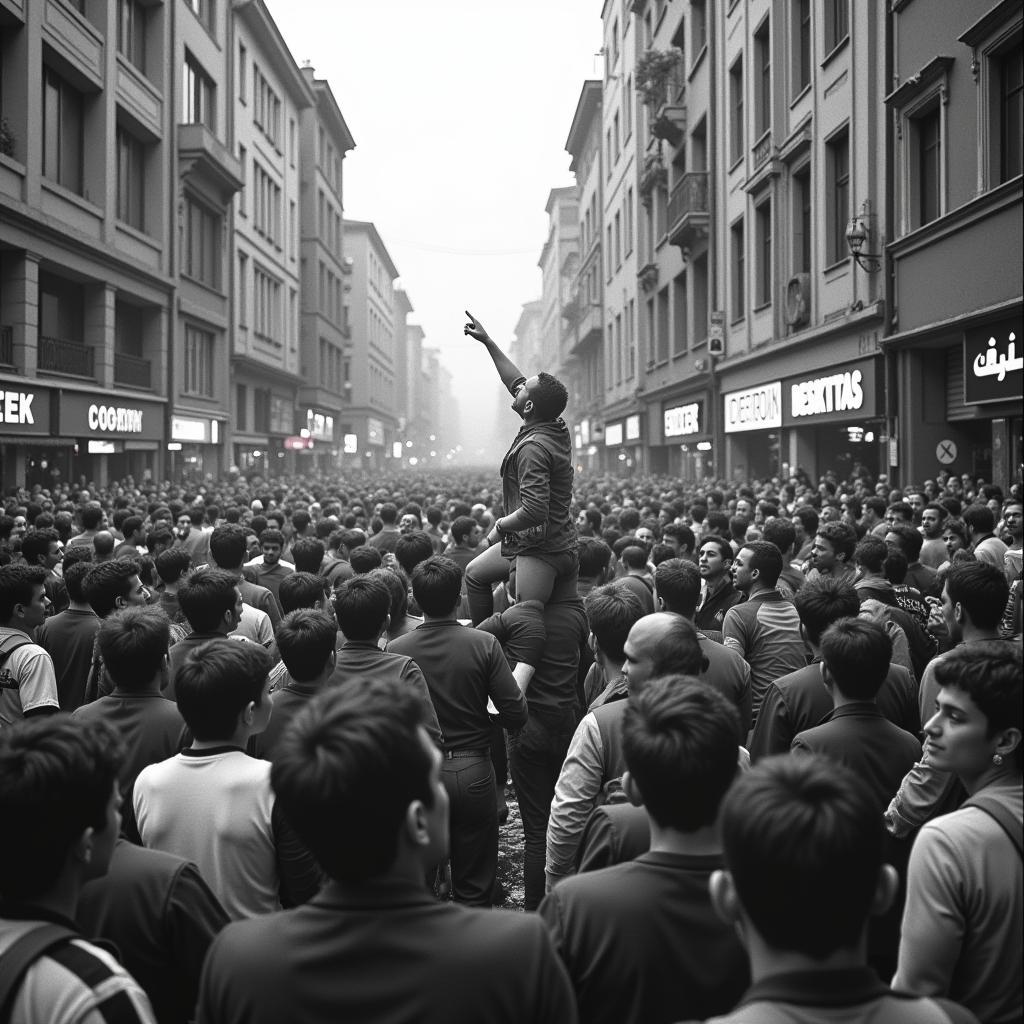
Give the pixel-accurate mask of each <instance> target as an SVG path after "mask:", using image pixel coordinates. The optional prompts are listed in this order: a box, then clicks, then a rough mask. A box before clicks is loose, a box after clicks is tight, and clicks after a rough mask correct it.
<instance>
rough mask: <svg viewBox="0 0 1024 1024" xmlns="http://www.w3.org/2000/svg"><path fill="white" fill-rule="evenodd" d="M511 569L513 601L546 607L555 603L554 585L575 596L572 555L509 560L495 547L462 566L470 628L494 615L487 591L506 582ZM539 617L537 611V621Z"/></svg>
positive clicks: (575, 571) (575, 565)
mask: <svg viewBox="0 0 1024 1024" xmlns="http://www.w3.org/2000/svg"><path fill="white" fill-rule="evenodd" d="M513 569H514V570H515V579H516V599H517V600H518V601H520V602H523V601H540V603H541V604H547V603H548V601H550V600H551V599H552V597H553V596H555V597H556V599H557V594H556V584H558V585H559V588H558V589H559V591H562V590H568V592H569V593H570V594H571V595H575V593H576V582H577V580H578V578H579V560H578V558H577V556H576V552H575V551H566V552H564V553H562V554H557V555H517V556H516V557H515V558H514V559H510V558H505V557H504V556H503V555H502V554H501V545H500V544H495V545H492V546H491V547H489V548H488V549H487V550H486V551H484V552H483V554H480V555H477V556H476V558H474V559H473V561H472V562H470V563H469V565H467V566H466V575H465V581H466V597H467V599H468V601H469V612H470V616H471V617H472V619H473V625H474V626H479V625H480V623H481V622H483V621H484V619H486V618H488V617H489V616H491V615H493V614H494V598H493V595H492V592H491V587H492V586H493V585H494V584H495V583H500V582H502V581H503V580H507V579H508V578H509V576H510V575H511V573H512V570H513ZM563 600H564V598H563ZM540 616H541V613H540V611H538V612H537V617H538V618H540Z"/></svg>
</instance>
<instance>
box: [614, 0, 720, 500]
mask: <svg viewBox="0 0 1024 1024" xmlns="http://www.w3.org/2000/svg"><path fill="white" fill-rule="evenodd" d="M633 9H634V12H635V14H636V24H637V30H636V47H637V66H636V71H635V80H636V91H637V96H638V100H639V104H638V106H639V111H638V115H637V123H638V125H639V132H638V137H637V142H636V147H637V152H638V156H639V164H638V178H639V182H638V188H639V193H640V202H641V205H642V206H643V211H642V212H641V214H640V231H639V241H638V245H639V248H640V256H639V259H638V264H639V269H638V279H639V284H640V301H641V303H642V308H641V312H640V326H639V334H640V340H641V351H642V353H643V356H642V359H641V365H642V372H641V383H640V388H641V393H642V400H643V403H644V408H645V412H646V415H645V416H644V417H643V428H642V429H643V435H644V440H645V445H644V450H645V453H646V456H647V458H646V466H647V468H648V469H649V470H650V471H652V472H655V473H672V474H673V475H676V476H680V477H683V478H684V479H691V480H692V479H698V478H700V477H702V476H704V475H705V474H706V473H707V472H709V471H710V470H711V467H712V465H713V461H714V451H713V437H714V426H713V413H714V404H715V399H714V388H713V380H712V371H713V360H712V359H711V358H710V357H709V355H708V333H709V320H710V317H709V312H710V310H711V308H712V307H711V305H710V296H711V290H710V289H711V280H712V278H711V271H712V268H713V265H714V242H713V239H712V238H711V234H710V232H709V211H710V209H711V205H710V202H709V200H710V189H709V183H710V181H711V180H712V179H711V174H710V171H709V167H710V163H709V161H710V157H711V149H710V147H709V137H708V133H709V130H710V125H711V124H712V122H713V118H714V109H713V97H714V94H715V82H714V79H713V76H712V70H713V66H714V61H713V58H712V55H711V50H710V47H709V26H708V11H707V5H706V4H704V3H691V4H689V5H679V4H677V5H668V6H666V5H665V4H664V3H655V2H646V3H642V4H634V5H633Z"/></svg>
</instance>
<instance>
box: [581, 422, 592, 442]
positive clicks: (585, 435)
mask: <svg viewBox="0 0 1024 1024" xmlns="http://www.w3.org/2000/svg"><path fill="white" fill-rule="evenodd" d="M580 440H581V441H582V442H583V443H584V444H590V419H589V417H586V418H584V419H582V420H580Z"/></svg>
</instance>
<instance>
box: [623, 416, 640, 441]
mask: <svg viewBox="0 0 1024 1024" xmlns="http://www.w3.org/2000/svg"><path fill="white" fill-rule="evenodd" d="M626 440H627V441H639V440H640V414H639V413H634V414H633V415H632V416H627V417H626Z"/></svg>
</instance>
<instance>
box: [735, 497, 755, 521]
mask: <svg viewBox="0 0 1024 1024" xmlns="http://www.w3.org/2000/svg"><path fill="white" fill-rule="evenodd" d="M736 515H738V516H743V518H744V519H746V521H747V522H748V523H749V522H750V520H751V519H753V518H754V506H753V505H752V504H751V502H750V500H749V499H747V498H740V499H739V500H738V501H737V502H736Z"/></svg>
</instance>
